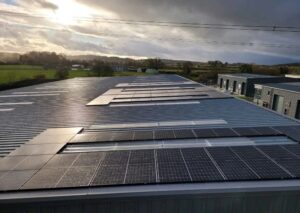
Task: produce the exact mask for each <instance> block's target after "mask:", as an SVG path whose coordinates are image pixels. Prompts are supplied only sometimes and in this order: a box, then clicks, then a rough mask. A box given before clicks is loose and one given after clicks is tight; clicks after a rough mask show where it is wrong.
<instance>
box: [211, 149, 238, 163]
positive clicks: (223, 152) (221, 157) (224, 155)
mask: <svg viewBox="0 0 300 213" xmlns="http://www.w3.org/2000/svg"><path fill="white" fill-rule="evenodd" d="M206 149H207V151H208V152H209V153H210V155H211V156H212V158H213V159H214V160H216V161H234V160H239V158H238V156H237V155H236V154H235V153H234V152H232V151H231V150H230V148H229V147H209V148H206Z"/></svg>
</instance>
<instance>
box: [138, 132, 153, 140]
mask: <svg viewBox="0 0 300 213" xmlns="http://www.w3.org/2000/svg"><path fill="white" fill-rule="evenodd" d="M133 140H136V141H139V140H153V131H150V130H149V131H135V132H134V137H133Z"/></svg>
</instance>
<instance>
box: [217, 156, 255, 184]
mask: <svg viewBox="0 0 300 213" xmlns="http://www.w3.org/2000/svg"><path fill="white" fill-rule="evenodd" d="M217 164H218V166H219V167H220V169H221V170H222V172H223V173H224V175H225V176H226V178H227V179H228V180H254V179H258V176H257V175H256V174H255V173H254V172H253V171H251V169H250V168H249V167H248V166H247V165H246V164H245V163H244V162H243V161H241V160H231V161H218V162H217Z"/></svg>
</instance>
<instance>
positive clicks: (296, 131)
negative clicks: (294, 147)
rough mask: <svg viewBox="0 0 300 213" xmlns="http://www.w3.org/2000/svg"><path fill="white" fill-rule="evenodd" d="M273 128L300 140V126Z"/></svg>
mask: <svg viewBox="0 0 300 213" xmlns="http://www.w3.org/2000/svg"><path fill="white" fill-rule="evenodd" d="M273 128H274V129H276V130H278V131H280V132H282V133H283V134H285V135H286V136H288V137H290V138H292V139H294V140H295V141H298V142H300V126H274V127H273Z"/></svg>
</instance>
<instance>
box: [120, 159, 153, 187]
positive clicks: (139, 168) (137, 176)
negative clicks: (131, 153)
mask: <svg viewBox="0 0 300 213" xmlns="http://www.w3.org/2000/svg"><path fill="white" fill-rule="evenodd" d="M155 182H156V173H155V165H154V163H150V164H149V163H148V164H129V165H128V170H127V174H126V179H125V184H149V183H155Z"/></svg>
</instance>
